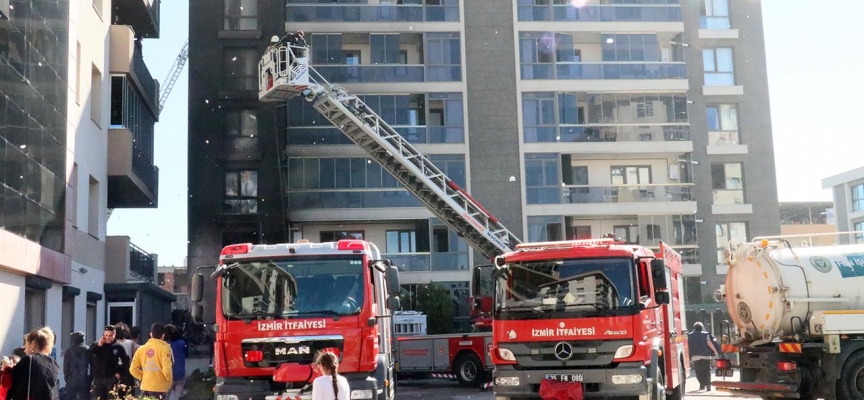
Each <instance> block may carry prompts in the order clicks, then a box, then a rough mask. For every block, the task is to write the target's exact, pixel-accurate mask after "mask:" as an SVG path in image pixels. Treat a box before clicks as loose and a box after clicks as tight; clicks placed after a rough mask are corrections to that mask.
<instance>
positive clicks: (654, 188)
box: [562, 183, 695, 204]
mask: <svg viewBox="0 0 864 400" xmlns="http://www.w3.org/2000/svg"><path fill="white" fill-rule="evenodd" d="M694 186H695V184H693V183H685V184H653V185H611V186H592V185H563V190H562V199H563V202H564V203H565V204H586V203H636V202H663V203H666V202H676V201H693V194H692V191H693V188H694Z"/></svg>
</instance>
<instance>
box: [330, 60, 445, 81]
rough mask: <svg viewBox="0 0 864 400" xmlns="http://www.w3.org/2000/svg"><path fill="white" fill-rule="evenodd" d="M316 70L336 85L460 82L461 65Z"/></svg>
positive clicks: (347, 66)
mask: <svg viewBox="0 0 864 400" xmlns="http://www.w3.org/2000/svg"><path fill="white" fill-rule="evenodd" d="M315 70H317V71H318V73H320V74H321V76H323V77H324V78H325V79H327V80H328V81H330V82H334V83H381V82H387V83H404V82H460V81H462V67H461V66H459V65H435V66H429V65H423V64H415V65H409V64H399V65H317V66H315Z"/></svg>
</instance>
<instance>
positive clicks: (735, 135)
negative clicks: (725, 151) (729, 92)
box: [705, 103, 741, 145]
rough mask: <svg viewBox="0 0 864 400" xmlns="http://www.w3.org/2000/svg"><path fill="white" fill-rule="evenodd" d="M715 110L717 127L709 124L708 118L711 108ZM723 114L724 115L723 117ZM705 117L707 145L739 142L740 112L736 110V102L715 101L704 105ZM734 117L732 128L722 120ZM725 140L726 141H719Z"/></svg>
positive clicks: (735, 143)
mask: <svg viewBox="0 0 864 400" xmlns="http://www.w3.org/2000/svg"><path fill="white" fill-rule="evenodd" d="M712 109H713V110H715V111H714V114H715V116H716V120H717V127H716V128H717V129H714V127H713V126H711V122H712V121H711V119H710V118H708V116H709V115H710V111H711V110H712ZM724 114H725V115H726V117H725V118H724ZM705 117H706V120H707V122H708V144H709V145H723V144H726V145H737V144H741V114H740V113H739V112H738V104H737V103H734V104H732V103H716V104H708V105H706V106H705ZM733 119H734V124H735V126H734V128H733V127H729V126H726V123H724V121H727V122H729V121H732V120H733ZM721 142H726V143H721Z"/></svg>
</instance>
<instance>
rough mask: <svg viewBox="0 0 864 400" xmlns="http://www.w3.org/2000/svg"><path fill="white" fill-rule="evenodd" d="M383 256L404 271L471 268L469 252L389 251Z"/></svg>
mask: <svg viewBox="0 0 864 400" xmlns="http://www.w3.org/2000/svg"><path fill="white" fill-rule="evenodd" d="M383 257H384V258H385V259H388V260H390V262H392V263H393V265H394V266H396V268H398V269H399V271H403V272H430V271H460V270H467V269H468V268H469V265H468V253H388V254H384V255H383Z"/></svg>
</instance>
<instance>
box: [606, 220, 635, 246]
mask: <svg viewBox="0 0 864 400" xmlns="http://www.w3.org/2000/svg"><path fill="white" fill-rule="evenodd" d="M612 232H613V233H615V239H616V240H621V241H623V242H624V243H627V244H639V226H637V225H614V226H612Z"/></svg>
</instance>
